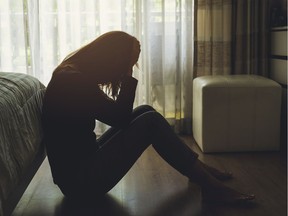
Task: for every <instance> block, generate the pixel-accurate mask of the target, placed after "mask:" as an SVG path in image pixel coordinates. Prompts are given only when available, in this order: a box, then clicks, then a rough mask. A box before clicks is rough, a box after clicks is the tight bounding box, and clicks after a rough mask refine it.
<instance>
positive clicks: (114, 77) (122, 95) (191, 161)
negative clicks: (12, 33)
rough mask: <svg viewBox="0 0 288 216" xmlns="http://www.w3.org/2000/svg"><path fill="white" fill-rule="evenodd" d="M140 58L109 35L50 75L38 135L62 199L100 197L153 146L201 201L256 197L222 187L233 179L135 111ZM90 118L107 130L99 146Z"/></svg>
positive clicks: (146, 109)
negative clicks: (136, 69)
mask: <svg viewBox="0 0 288 216" xmlns="http://www.w3.org/2000/svg"><path fill="white" fill-rule="evenodd" d="M139 54H140V44H139V41H138V40H137V39H136V38H134V37H132V36H131V35H129V34H127V33H124V32H120V31H114V32H108V33H106V34H104V35H102V36H100V37H99V38H97V39H96V40H94V41H93V42H91V43H90V44H88V45H86V46H84V47H83V48H81V49H79V50H77V51H76V52H74V53H72V54H71V55H69V56H68V57H67V58H66V59H65V60H64V61H63V62H62V63H61V64H60V65H59V66H58V67H57V68H56V69H55V71H54V73H53V76H52V79H51V81H50V83H49V84H48V86H47V90H46V94H45V98H44V105H43V129H44V139H45V142H46V147H47V155H48V159H49V163H50V166H51V171H52V175H53V179H54V182H55V183H56V184H57V185H58V186H59V188H60V189H61V191H62V192H63V194H64V195H65V196H67V197H69V198H72V199H77V198H80V199H83V197H86V198H87V197H88V198H91V199H92V198H95V197H101V196H103V195H104V194H105V193H107V192H108V191H109V190H110V189H111V188H113V187H114V186H115V185H116V184H117V182H118V181H119V180H120V179H121V178H122V177H123V176H124V175H125V174H126V173H127V171H128V170H129V169H130V168H131V167H132V165H133V164H134V163H135V161H136V160H137V159H138V158H139V157H140V155H141V154H142V152H143V151H144V150H145V149H146V148H147V147H148V146H149V145H150V144H152V145H153V147H154V148H155V149H156V151H157V152H158V153H159V155H160V156H161V157H162V158H163V159H164V160H166V161H167V162H168V163H169V164H170V165H171V166H172V167H174V168H175V169H176V170H178V171H179V172H180V173H181V174H183V175H185V176H187V177H188V178H189V179H190V180H191V181H192V182H195V183H197V184H199V185H200V186H201V187H202V192H203V197H204V199H205V200H208V201H218V202H238V201H247V200H252V199H254V196H253V195H246V194H242V193H239V192H237V191H235V190H233V189H230V188H228V187H226V186H224V185H223V184H222V183H221V182H220V180H223V179H229V178H231V177H232V176H231V174H230V173H228V172H220V171H218V170H217V169H214V168H212V167H209V166H207V165H205V164H203V163H202V162H201V161H199V160H198V159H197V157H198V155H197V154H196V153H195V152H193V151H192V150H191V149H190V148H188V147H187V146H186V145H185V144H184V143H183V142H182V141H181V140H180V139H179V138H178V136H177V135H176V134H175V133H174V132H173V131H172V130H171V128H170V125H169V124H168V123H167V121H166V120H165V119H164V118H163V117H162V116H161V115H160V114H159V113H158V112H156V111H155V110H154V109H153V108H152V107H150V106H140V107H137V108H136V109H134V110H133V101H134V96H135V90H136V86H137V80H136V79H135V78H133V77H132V73H133V70H132V69H133V66H134V65H135V64H136V63H137V60H138V57H139ZM104 89H105V90H106V91H104ZM104 92H106V93H104ZM95 119H97V120H99V121H102V122H104V123H106V124H108V125H110V126H112V127H111V128H110V129H109V130H108V131H107V132H105V133H104V134H103V135H102V136H101V137H100V138H99V139H97V140H96V136H95V134H94V132H93V130H94V127H95Z"/></svg>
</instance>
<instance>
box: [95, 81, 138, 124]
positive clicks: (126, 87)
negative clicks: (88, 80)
mask: <svg viewBox="0 0 288 216" xmlns="http://www.w3.org/2000/svg"><path fill="white" fill-rule="evenodd" d="M137 83H138V81H137V80H136V79H135V78H133V77H132V76H126V77H125V78H124V79H123V81H122V84H121V89H120V92H119V95H118V97H117V99H116V100H112V99H111V98H109V97H108V96H107V95H106V94H105V93H104V92H103V91H101V90H100V89H97V91H96V93H95V94H94V96H93V98H91V99H92V100H93V101H91V102H90V103H91V104H90V105H91V109H93V111H92V110H91V111H92V112H93V114H94V117H95V118H96V119H97V120H99V121H101V122H103V123H105V124H108V125H110V126H114V127H124V126H125V125H127V124H129V122H130V118H131V113H132V110H133V102H134V98H135V91H136V87H137Z"/></svg>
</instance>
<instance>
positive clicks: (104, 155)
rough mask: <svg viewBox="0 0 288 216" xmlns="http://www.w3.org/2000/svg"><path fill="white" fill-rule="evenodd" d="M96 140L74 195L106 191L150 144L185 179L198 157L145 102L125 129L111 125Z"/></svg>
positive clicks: (135, 111) (101, 193)
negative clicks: (87, 171) (87, 166)
mask: <svg viewBox="0 0 288 216" xmlns="http://www.w3.org/2000/svg"><path fill="white" fill-rule="evenodd" d="M97 142H98V143H99V145H100V148H99V150H98V151H97V152H96V155H95V158H93V162H92V164H93V167H91V169H92V170H91V172H90V174H88V176H87V178H88V179H83V181H84V182H85V183H83V184H85V185H84V187H82V189H81V192H80V191H78V193H77V192H76V191H74V192H73V194H74V195H76V194H77V196H79V193H82V192H83V194H87V192H88V193H91V195H92V196H96V194H97V195H103V194H105V193H107V192H108V191H109V190H111V189H112V188H113V187H114V186H115V185H116V184H117V183H118V182H119V181H120V180H121V178H122V177H123V176H124V175H125V174H126V173H127V172H128V170H129V169H130V168H131V167H132V166H133V164H134V163H135V162H136V160H137V159H138V158H139V157H140V156H141V154H142V153H143V152H144V151H145V149H147V147H148V146H150V145H151V144H152V146H153V147H154V149H155V150H156V151H157V152H158V153H159V155H160V156H161V157H162V158H163V159H164V160H165V161H166V162H168V163H169V164H170V165H171V166H172V167H174V168H175V169H176V170H178V171H179V172H180V173H182V174H183V175H185V176H187V177H189V178H190V176H189V170H191V167H192V165H193V163H194V161H195V160H196V159H197V157H198V155H197V154H196V153H195V152H193V151H192V150H191V149H190V148H189V147H188V146H186V144H185V143H183V142H182V141H181V140H180V139H179V137H178V136H177V135H176V134H175V133H174V132H173V130H172V129H171V126H170V125H169V124H168V122H167V121H166V120H165V118H164V117H163V116H162V115H161V114H159V113H158V112H156V111H155V110H154V109H153V108H152V107H150V106H148V105H143V106H139V107H137V108H136V109H134V111H133V118H132V121H131V123H130V124H129V125H128V126H127V127H126V128H124V129H116V128H113V127H112V128H110V129H108V130H107V131H106V132H105V133H104V134H103V135H102V136H101V137H99V139H97ZM84 178H86V177H84ZM82 186H83V185H82ZM85 187H86V189H85ZM74 189H75V188H74ZM86 190H87V191H86ZM63 192H64V191H63ZM70 192H71V191H70ZM70 192H69V194H70ZM64 194H65V192H64ZM66 195H68V194H67V193H66ZM71 195H72V194H71Z"/></svg>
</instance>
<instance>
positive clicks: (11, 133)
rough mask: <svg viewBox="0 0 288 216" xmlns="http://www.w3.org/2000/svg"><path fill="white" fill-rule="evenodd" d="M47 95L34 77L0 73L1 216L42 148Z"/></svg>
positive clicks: (43, 87)
mask: <svg viewBox="0 0 288 216" xmlns="http://www.w3.org/2000/svg"><path fill="white" fill-rule="evenodd" d="M44 92H45V86H44V85H43V84H42V83H41V82H40V81H39V80H38V79H36V78H34V77H32V76H29V75H27V74H21V73H4V72H0V215H1V211H2V207H3V206H1V205H2V204H3V202H4V201H5V200H6V199H7V198H8V197H9V194H10V193H11V192H12V191H13V189H14V188H15V187H16V186H17V184H19V182H20V181H21V178H22V176H23V174H24V173H25V171H26V170H27V169H28V167H29V166H30V165H31V162H32V161H33V159H34V158H35V156H36V154H37V152H38V150H39V149H40V147H41V146H40V145H41V142H42V130H41V121H40V119H41V107H42V99H43V96H44Z"/></svg>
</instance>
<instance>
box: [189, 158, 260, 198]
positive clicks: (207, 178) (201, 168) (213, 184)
mask: <svg viewBox="0 0 288 216" xmlns="http://www.w3.org/2000/svg"><path fill="white" fill-rule="evenodd" d="M207 167H209V166H207V165H205V164H203V163H202V162H201V161H200V160H196V161H195V163H194V164H193V166H192V169H191V172H190V174H189V176H190V181H192V182H194V183H196V184H198V185H199V186H201V188H202V197H203V201H206V202H213V203H242V202H246V201H249V200H253V199H255V196H254V195H248V194H243V193H240V192H238V191H236V190H234V189H231V188H229V187H227V186H225V185H224V184H223V183H222V182H221V181H220V180H218V179H217V178H216V177H215V176H214V175H215V173H216V175H218V174H219V172H220V171H219V172H215V173H214V175H212V174H211V172H209V170H208V169H209V168H207ZM210 170H211V169H210ZM215 170H216V169H214V170H213V171H215ZM218 178H219V175H218Z"/></svg>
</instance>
